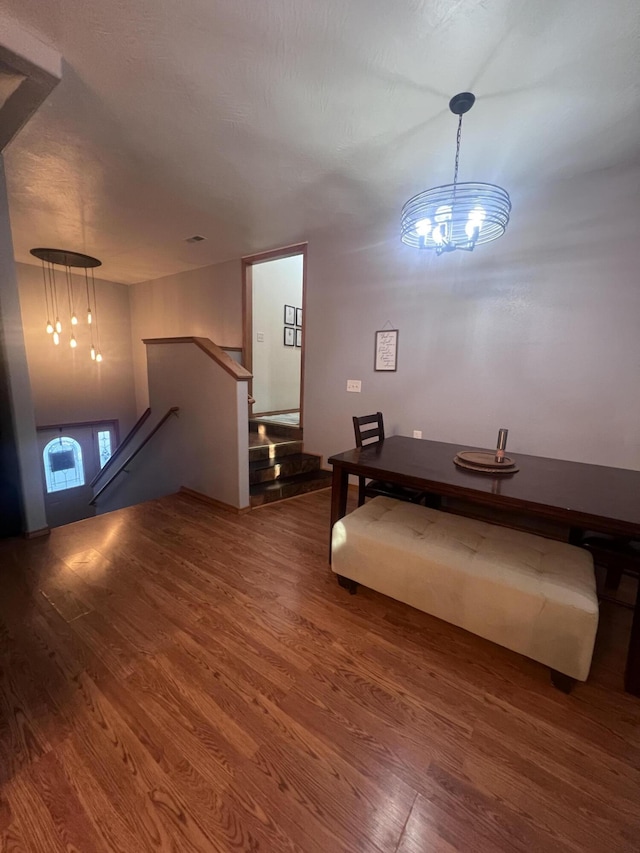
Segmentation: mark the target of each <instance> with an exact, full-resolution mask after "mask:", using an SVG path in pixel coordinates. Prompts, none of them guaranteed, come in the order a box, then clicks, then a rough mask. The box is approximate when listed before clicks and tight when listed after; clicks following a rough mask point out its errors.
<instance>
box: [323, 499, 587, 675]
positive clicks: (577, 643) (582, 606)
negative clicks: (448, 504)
mask: <svg viewBox="0 0 640 853" xmlns="http://www.w3.org/2000/svg"><path fill="white" fill-rule="evenodd" d="M331 554H332V568H333V571H334V572H335V573H336V574H337V575H338V581H339V582H340V584H341V585H342V586H346V587H347V588H349V589H350V591H351V592H355V589H356V586H357V584H358V583H361V584H363V585H364V586H368V587H371V588H372V589H375V590H377V591H378V592H381V593H384V595H388V596H390V597H391V598H395V599H397V600H398V601H403V602H405V603H406V604H410V605H412V606H413V607H417V608H418V609H419V610H424V611H425V612H426V613H430V614H431V615H433V616H437V617H438V618H439V619H444V620H445V621H447V622H451V623H452V624H454V625H458V626H460V627H461V628H465V629H466V630H467V631H471V632H472V633H474V634H477V635H478V636H480V637H484V638H485V639H487V640H492V641H493V642H494V643H498V644H499V645H501V646H505V647H506V648H508V649H512V650H513V651H515V652H519V653H520V654H523V655H526V656H527V657H530V658H533V660H536V661H539V662H540V663H543V664H546V665H547V666H549V667H551V670H552V680H553V683H554V684H555V685H556V686H557V687H559V688H560V689H563V690H565V691H568V690H569V689H570V687H571V684H572V683H573V682H572V679H579V680H581V681H586V679H587V676H588V674H589V668H590V666H591V657H592V654H593V646H594V642H595V637H596V630H597V627H598V599H597V597H596V583H595V574H594V569H593V559H592V557H591V555H590V554H589V553H587V552H586V551H584V550H582V549H581V548H577V547H575V546H573V545H567V544H565V543H563V542H556V541H553V540H550V539H544V538H542V537H541V536H536V535H534V534H532V533H523V532H521V531H517V530H510V529H508V528H505V527H499V526H497V525H495V524H487V523H485V522H483V521H476V520H475V519H471V518H463V517H461V516H458V515H452V514H451V513H446V512H440V511H438V510H434V509H429V508H427V507H424V506H419V505H417V504H411V503H405V502H401V501H397V500H393V499H391V498H385V497H379V498H375V499H374V500H372V501H370V502H369V503H366V504H364V505H363V506H361V507H359V508H358V509H357V510H355V511H354V512H352V513H351V514H350V515H347V516H345V517H344V518H342V519H340V521H338V522H336V524H335V525H334V527H333V531H332V541H331ZM567 676H568V678H567Z"/></svg>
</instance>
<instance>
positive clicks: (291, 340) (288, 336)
mask: <svg viewBox="0 0 640 853" xmlns="http://www.w3.org/2000/svg"><path fill="white" fill-rule="evenodd" d="M295 332H296V330H295V329H294V328H293V326H285V327H284V345H285V346H286V347H292V346H294V344H295V341H296V335H295Z"/></svg>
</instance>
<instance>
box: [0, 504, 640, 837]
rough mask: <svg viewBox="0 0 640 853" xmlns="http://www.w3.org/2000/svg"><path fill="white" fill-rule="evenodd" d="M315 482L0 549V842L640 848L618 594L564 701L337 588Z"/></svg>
mask: <svg viewBox="0 0 640 853" xmlns="http://www.w3.org/2000/svg"><path fill="white" fill-rule="evenodd" d="M329 497H330V496H329V493H328V492H319V493H315V494H310V495H307V496H304V497H301V498H298V499H296V500H292V501H288V502H286V503H283V504H279V505H274V506H270V507H265V508H263V509H260V510H259V511H257V512H254V513H250V514H247V515H242V516H238V515H233V514H231V513H227V512H224V511H223V510H216V509H213V508H211V507H209V506H206V505H204V504H201V503H199V502H197V501H194V500H192V499H191V498H188V497H187V496H184V495H175V496H171V497H168V498H163V499H162V500H159V501H152V502H150V503H147V504H141V505H140V506H137V507H131V508H128V509H125V510H121V511H118V512H114V513H111V514H108V515H105V516H98V517H96V518H91V519H87V520H85V521H82V522H78V523H77V524H73V525H70V526H68V527H65V528H59V529H57V530H54V531H53V533H52V535H51V536H50V537H49V538H48V539H40V540H32V541H28V542H27V541H21V540H20V541H19V540H15V541H5V542H2V543H0V850H2V851H13V853H17V851H27V853H39V852H40V851H43V853H56V851H88V853H104V851H121V853H145V851H221V853H228V851H253V853H256V851H278V853H280V851H291V853H340V851H348V853H427V851H429V853H431V851H439V853H452V851H462V853H469V852H470V851H471V852H472V853H484V851H510V853H512V851H525V850H526V851H580V853H585V851H607V853H612V851H615V853H624V851H638V850H640V725H639V723H640V701H639V700H637V699H634V698H632V697H630V696H628V695H626V694H625V693H623V692H622V668H623V661H624V646H625V641H626V638H627V637H628V632H629V628H630V613H629V612H628V611H624V610H620V609H616V608H614V607H613V606H611V605H603V607H602V616H601V629H600V632H599V636H598V642H597V646H596V657H595V661H594V666H593V673H592V677H591V679H590V681H589V682H588V683H587V684H586V685H579V686H578V687H577V688H576V689H575V691H574V693H573V694H572V695H571V696H565V695H564V694H562V693H560V692H559V691H557V690H554V689H553V688H552V687H551V686H550V684H549V678H548V671H547V670H546V669H545V668H544V667H542V666H539V665H538V664H536V663H534V662H532V661H528V660H526V659H525V658H522V657H520V656H518V655H516V654H512V653H511V652H508V651H506V650H504V649H500V648H498V647H497V646H494V645H492V644H490V643H488V642H484V641H482V640H480V639H478V638H475V637H473V636H471V635H469V634H467V633H465V632H464V631H461V630H459V629H456V628H454V627H451V626H449V625H446V624H444V623H442V622H439V621H438V620H436V619H433V618H431V617H429V616H427V615H426V614H423V613H420V612H418V611H415V610H412V609H411V608H409V607H406V606H404V605H401V604H399V603H397V602H393V601H391V600H389V599H387V598H384V597H383V596H380V595H378V594H376V593H373V592H371V591H368V590H366V589H362V588H361V589H360V591H359V593H358V595H356V596H350V595H348V593H347V592H346V591H345V590H343V589H341V588H339V587H338V585H337V583H336V582H335V577H334V575H333V574H332V573H331V572H330V570H329V567H328V565H327V559H326V558H327V541H328V539H327V537H328V522H329Z"/></svg>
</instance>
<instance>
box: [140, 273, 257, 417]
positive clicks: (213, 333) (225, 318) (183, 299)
mask: <svg viewBox="0 0 640 853" xmlns="http://www.w3.org/2000/svg"><path fill="white" fill-rule="evenodd" d="M129 296H130V303H131V334H132V341H133V359H134V375H135V384H136V401H137V408H138V413H142V412H143V411H144V409H145V408H146V407H147V405H148V400H149V391H148V386H147V367H146V352H145V346H144V344H143V343H142V340H143V338H172V337H182V336H186V335H198V336H201V337H205V338H210V339H211V340H212V341H213V342H214V343H215V344H218V346H227V347H239V346H242V265H241V262H240V260H239V259H238V260H234V261H228V262H227V263H223V264H215V265H214V266H208V267H202V268H200V269H197V270H188V271H186V272H184V273H179V274H177V275H169V276H166V277H165V278H159V279H155V280H153V281H145V282H141V283H139V284H133V285H131V287H130V289H129Z"/></svg>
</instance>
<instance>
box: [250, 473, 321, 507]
mask: <svg viewBox="0 0 640 853" xmlns="http://www.w3.org/2000/svg"><path fill="white" fill-rule="evenodd" d="M331 479H332V474H331V471H311V472H309V473H307V474H297V475H296V476H295V477H287V478H286V479H284V480H274V481H272V482H268V483H258V484H256V485H255V486H251V489H250V491H251V506H261V505H262V504H265V503H271V502H272V501H281V500H283V499H284V498H292V497H295V496H296V495H303V494H305V493H306V492H314V491H316V490H317V489H328V488H329V487H330V486H331Z"/></svg>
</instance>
